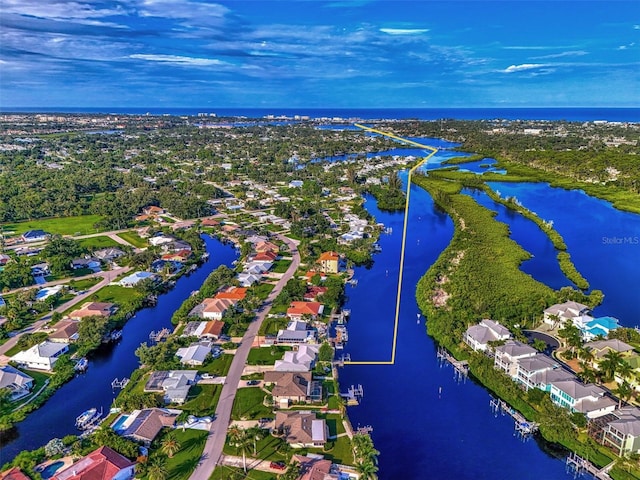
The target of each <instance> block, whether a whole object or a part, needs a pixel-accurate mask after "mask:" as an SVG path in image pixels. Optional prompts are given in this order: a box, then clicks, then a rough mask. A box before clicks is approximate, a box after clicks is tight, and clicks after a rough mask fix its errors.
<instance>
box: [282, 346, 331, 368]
mask: <svg viewBox="0 0 640 480" xmlns="http://www.w3.org/2000/svg"><path fill="white" fill-rule="evenodd" d="M319 350H320V345H306V344H305V345H298V347H297V349H296V350H292V351H288V352H284V357H283V358H282V360H276V362H275V364H274V366H273V369H274V371H276V372H309V371H311V370H312V369H313V368H314V367H315V365H316V360H317V358H318V351H319Z"/></svg>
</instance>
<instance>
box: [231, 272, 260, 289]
mask: <svg viewBox="0 0 640 480" xmlns="http://www.w3.org/2000/svg"><path fill="white" fill-rule="evenodd" d="M237 278H238V283H239V284H240V285H241V286H243V287H250V286H251V285H253V284H256V283H259V282H260V280H262V275H255V274H253V273H247V272H242V273H239V274H238V277H237Z"/></svg>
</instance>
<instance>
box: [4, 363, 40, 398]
mask: <svg viewBox="0 0 640 480" xmlns="http://www.w3.org/2000/svg"><path fill="white" fill-rule="evenodd" d="M0 388H6V389H8V390H9V392H10V394H11V397H10V398H11V400H17V399H18V398H22V397H24V396H26V395H29V392H30V391H31V389H32V388H33V378H31V377H30V376H29V375H27V374H26V373H23V372H21V371H20V370H18V369H17V368H13V367H12V366H11V365H3V366H1V367H0Z"/></svg>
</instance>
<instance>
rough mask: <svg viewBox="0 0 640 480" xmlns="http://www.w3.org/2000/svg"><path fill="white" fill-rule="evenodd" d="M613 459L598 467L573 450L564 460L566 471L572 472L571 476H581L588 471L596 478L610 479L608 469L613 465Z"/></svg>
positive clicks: (600, 479)
mask: <svg viewBox="0 0 640 480" xmlns="http://www.w3.org/2000/svg"><path fill="white" fill-rule="evenodd" d="M615 463H616V462H615V461H613V462H611V463H610V464H608V465H606V466H604V467H602V468H598V467H596V466H595V465H594V464H593V463H591V462H590V461H589V460H587V459H585V458H582V457H581V456H580V455H578V454H577V453H575V452H571V453H570V454H569V456H568V457H567V460H566V468H567V473H573V477H574V478H576V477H578V476H582V475H583V474H584V473H588V474H589V475H591V476H592V477H593V478H595V479H597V480H611V477H610V476H609V470H611V469H612V468H613V466H614V465H615Z"/></svg>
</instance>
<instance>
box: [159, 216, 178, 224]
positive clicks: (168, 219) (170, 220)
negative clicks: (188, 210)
mask: <svg viewBox="0 0 640 480" xmlns="http://www.w3.org/2000/svg"><path fill="white" fill-rule="evenodd" d="M160 218H161V219H162V220H164V221H165V222H166V223H176V221H175V220H174V219H173V218H171V217H160Z"/></svg>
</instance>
